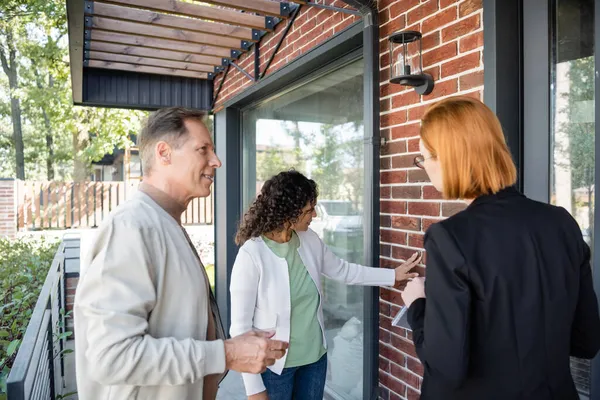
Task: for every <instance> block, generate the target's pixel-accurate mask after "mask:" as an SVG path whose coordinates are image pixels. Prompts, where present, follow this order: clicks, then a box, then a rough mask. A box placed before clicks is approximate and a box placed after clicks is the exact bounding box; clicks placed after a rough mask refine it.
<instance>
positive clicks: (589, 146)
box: [556, 56, 595, 243]
mask: <svg viewBox="0 0 600 400" xmlns="http://www.w3.org/2000/svg"><path fill="white" fill-rule="evenodd" d="M568 71H569V72H568V77H567V78H568V79H567V81H568V82H569V92H568V93H565V94H564V97H565V98H566V99H565V100H566V105H565V107H564V108H563V109H561V110H558V111H559V112H560V113H562V114H565V116H566V118H565V122H563V123H562V124H561V131H562V132H564V133H565V134H566V135H567V137H568V141H567V142H566V146H565V142H562V143H561V141H558V140H557V142H556V147H557V150H558V151H560V152H561V153H562V154H564V155H566V156H567V159H568V160H569V162H568V165H561V163H560V162H558V163H557V164H558V165H559V166H561V167H563V168H568V169H569V170H570V172H571V185H572V189H573V204H580V206H582V204H581V200H582V199H580V198H577V196H576V194H575V193H576V192H575V190H576V189H584V191H583V193H586V194H587V195H586V196H585V197H586V199H585V203H586V204H585V208H587V211H588V212H587V219H588V221H587V226H589V228H590V229H589V234H590V238H591V239H590V243H593V231H594V230H593V225H594V204H593V200H594V191H595V190H594V184H595V177H594V168H595V161H594V160H595V123H594V116H593V104H594V97H595V93H594V57H593V56H592V57H587V58H580V59H577V60H573V61H571V62H569V70H568ZM590 106H591V107H590ZM567 146H568V148H565V147H567ZM569 211H571V212H573V213H574V212H575V210H569ZM574 214H575V213H574Z"/></svg>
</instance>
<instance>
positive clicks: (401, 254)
mask: <svg viewBox="0 0 600 400" xmlns="http://www.w3.org/2000/svg"><path fill="white" fill-rule="evenodd" d="M413 254H415V251H414V250H413V249H407V248H406V247H400V246H392V257H393V258H395V259H396V260H408V259H409V258H410V257H412V255H413ZM398 296H400V295H399V294H398ZM398 298H399V297H398ZM397 303H398V304H400V303H401V301H400V300H398V302H397Z"/></svg>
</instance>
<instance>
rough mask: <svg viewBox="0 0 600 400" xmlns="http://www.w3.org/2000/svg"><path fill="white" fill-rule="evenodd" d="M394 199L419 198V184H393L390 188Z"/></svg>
mask: <svg viewBox="0 0 600 400" xmlns="http://www.w3.org/2000/svg"><path fill="white" fill-rule="evenodd" d="M392 197H393V198H394V199H419V198H421V186H395V187H393V188H392Z"/></svg>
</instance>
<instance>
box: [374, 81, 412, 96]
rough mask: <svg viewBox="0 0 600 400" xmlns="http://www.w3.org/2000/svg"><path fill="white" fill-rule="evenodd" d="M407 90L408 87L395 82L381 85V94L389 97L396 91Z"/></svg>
mask: <svg viewBox="0 0 600 400" xmlns="http://www.w3.org/2000/svg"><path fill="white" fill-rule="evenodd" d="M406 90H407V89H406V87H405V86H402V85H398V84H395V83H384V84H383V85H381V89H380V91H379V96H381V97H387V96H389V95H392V94H395V93H400V92H405V91H406Z"/></svg>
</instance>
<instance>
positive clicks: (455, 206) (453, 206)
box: [442, 202, 467, 217]
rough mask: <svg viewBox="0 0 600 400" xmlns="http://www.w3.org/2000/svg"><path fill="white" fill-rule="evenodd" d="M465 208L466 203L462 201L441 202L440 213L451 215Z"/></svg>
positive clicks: (445, 215) (446, 215)
mask: <svg viewBox="0 0 600 400" xmlns="http://www.w3.org/2000/svg"><path fill="white" fill-rule="evenodd" d="M465 208H467V205H466V204H465V203H463V202H460V203H442V215H443V216H444V217H451V216H453V215H454V214H456V213H458V212H460V211H462V210H464V209H465Z"/></svg>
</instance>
